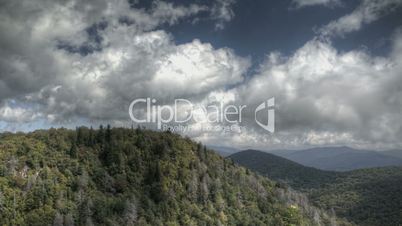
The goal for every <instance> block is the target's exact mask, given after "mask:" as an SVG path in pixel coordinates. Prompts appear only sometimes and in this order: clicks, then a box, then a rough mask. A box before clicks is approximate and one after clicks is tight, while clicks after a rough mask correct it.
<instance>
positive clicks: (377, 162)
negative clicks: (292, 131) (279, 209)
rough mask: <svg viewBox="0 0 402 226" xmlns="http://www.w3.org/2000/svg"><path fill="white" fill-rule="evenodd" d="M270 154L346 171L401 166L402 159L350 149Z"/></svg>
mask: <svg viewBox="0 0 402 226" xmlns="http://www.w3.org/2000/svg"><path fill="white" fill-rule="evenodd" d="M271 153H273V154H275V155H278V156H281V157H284V158H287V159H289V160H292V161H294V162H297V163H300V164H302V165H305V166H311V167H315V168H317V169H322V170H333V171H348V170H354V169H363V168H372V167H383V166H400V165H402V159H399V158H395V157H392V156H389V155H386V154H383V153H380V152H376V151H368V150H357V149H353V148H350V147H322V148H311V149H305V150H298V151H287V150H278V151H273V152H271Z"/></svg>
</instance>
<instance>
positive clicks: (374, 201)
mask: <svg viewBox="0 0 402 226" xmlns="http://www.w3.org/2000/svg"><path fill="white" fill-rule="evenodd" d="M230 158H231V159H233V160H234V161H235V162H237V163H239V164H240V165H243V166H245V167H247V168H250V169H252V170H255V171H257V172H260V173H261V174H262V175H265V176H268V177H270V178H273V179H276V180H281V181H284V182H286V183H287V184H289V185H291V186H292V187H294V188H295V189H298V190H299V191H301V192H304V193H306V194H307V195H308V197H309V198H310V200H311V201H312V202H313V203H314V204H315V205H317V206H320V207H322V208H323V209H327V210H330V209H333V210H334V211H335V213H336V214H337V216H339V217H342V218H346V219H348V220H349V221H350V222H354V223H356V224H358V225H365V226H366V225H367V226H384V225H386V226H399V225H402V167H383V168H371V169H361V170H354V171H350V172H330V171H322V170H318V169H314V168H311V167H305V166H303V165H300V164H298V163H295V162H292V161H289V160H287V159H284V158H281V157H279V156H274V155H272V154H269V153H265V152H261V151H251V150H249V151H244V152H239V153H236V154H234V155H232V156H230Z"/></svg>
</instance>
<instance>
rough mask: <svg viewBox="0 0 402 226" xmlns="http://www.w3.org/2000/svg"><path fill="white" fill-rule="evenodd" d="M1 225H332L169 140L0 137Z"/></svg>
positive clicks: (115, 135)
mask: <svg viewBox="0 0 402 226" xmlns="http://www.w3.org/2000/svg"><path fill="white" fill-rule="evenodd" d="M0 163H1V164H0V208H1V211H0V222H1V224H3V225H239V224H242V225H333V224H334V221H335V218H334V217H330V216H329V215H328V214H326V213H325V212H322V211H320V210H319V209H317V208H315V207H313V206H311V205H308V202H307V200H306V199H305V197H304V196H303V195H301V194H299V193H297V192H293V191H291V190H289V189H286V188H282V187H281V186H280V185H278V184H277V183H275V182H273V181H271V180H269V179H266V178H264V177H261V176H258V175H256V174H254V173H251V172H249V171H247V170H246V169H244V168H242V167H238V166H236V165H235V164H234V163H233V162H232V161H231V160H228V159H224V158H222V157H220V156H218V155H217V154H215V153H214V152H212V151H209V150H207V149H206V148H205V147H203V146H202V145H201V144H197V143H195V142H193V141H191V140H190V139H186V138H182V137H181V136H179V135H175V134H171V133H169V132H164V133H162V132H153V131H147V130H141V129H137V130H130V129H122V128H115V129H111V128H107V129H103V128H100V129H99V130H92V129H88V128H84V127H80V128H77V130H76V131H70V130H65V129H57V130H56V129H50V130H48V131H36V132H32V133H28V134H1V135H0Z"/></svg>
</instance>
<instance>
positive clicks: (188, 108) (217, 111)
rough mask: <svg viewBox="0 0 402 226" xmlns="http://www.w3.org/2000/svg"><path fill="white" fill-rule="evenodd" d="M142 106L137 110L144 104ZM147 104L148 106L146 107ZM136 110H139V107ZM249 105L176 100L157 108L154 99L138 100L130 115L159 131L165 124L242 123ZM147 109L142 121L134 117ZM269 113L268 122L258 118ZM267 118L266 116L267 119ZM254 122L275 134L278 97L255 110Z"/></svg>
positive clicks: (131, 108)
mask: <svg viewBox="0 0 402 226" xmlns="http://www.w3.org/2000/svg"><path fill="white" fill-rule="evenodd" d="M141 104H142V107H138V105H141ZM144 105H145V106H144ZM136 107H137V108H136ZM246 108H247V105H232V104H229V105H223V104H222V103H219V104H215V105H209V106H203V105H200V104H193V103H192V102H191V101H189V100H187V99H175V100H174V103H173V104H172V105H158V104H157V100H156V99H154V98H150V97H148V98H139V99H135V100H133V101H132V102H131V104H130V106H129V109H128V113H129V115H130V118H131V120H132V121H133V122H135V123H137V124H140V123H156V125H157V128H158V129H162V126H163V125H166V124H169V123H174V124H184V125H186V124H187V123H189V122H190V121H195V122H207V123H224V124H237V125H238V124H240V123H241V122H242V116H243V110H244V109H246ZM136 109H137V110H138V109H139V110H142V111H144V109H145V114H142V116H143V117H142V118H139V117H138V116H136V115H135V110H136ZM264 114H266V116H267V117H266V121H265V120H264V121H262V119H259V118H257V115H264ZM264 119H265V117H264ZM254 120H255V122H256V124H257V125H258V126H260V127H261V128H262V129H264V130H266V131H268V132H270V133H274V132H275V98H274V97H272V98H269V99H267V100H266V101H264V102H262V103H261V104H259V105H258V106H257V107H256V108H255V110H254Z"/></svg>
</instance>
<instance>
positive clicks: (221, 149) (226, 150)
mask: <svg viewBox="0 0 402 226" xmlns="http://www.w3.org/2000/svg"><path fill="white" fill-rule="evenodd" d="M207 147H208V148H209V149H211V150H214V151H215V152H216V153H218V154H219V155H220V156H223V157H227V156H229V155H232V154H234V153H236V152H238V151H239V150H238V149H236V148H231V147H225V146H216V145H207Z"/></svg>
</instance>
